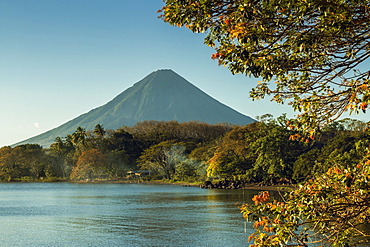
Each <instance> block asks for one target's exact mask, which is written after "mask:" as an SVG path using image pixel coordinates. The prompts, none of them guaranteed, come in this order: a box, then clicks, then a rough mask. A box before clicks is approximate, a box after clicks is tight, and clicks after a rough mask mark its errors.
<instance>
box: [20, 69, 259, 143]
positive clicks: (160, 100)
mask: <svg viewBox="0 0 370 247" xmlns="http://www.w3.org/2000/svg"><path fill="white" fill-rule="evenodd" d="M145 120H157V121H170V120H175V121H178V122H188V121H200V122H206V123H209V124H215V123H219V122H227V123H231V124H237V125H245V124H249V123H251V122H254V121H255V120H254V119H252V118H250V117H248V116H245V115H243V114H241V113H239V112H237V111H235V110H233V109H231V108H230V107H228V106H226V105H224V104H222V103H220V102H219V101H217V100H215V99H213V98H212V97H210V96H209V95H207V94H206V93H204V92H203V91H201V90H200V89H199V88H197V87H196V86H194V85H193V84H191V83H190V82H188V81H187V80H186V79H185V78H183V77H181V76H180V75H178V74H177V73H175V72H174V71H172V70H171V69H160V70H157V71H154V72H152V73H150V74H149V75H147V76H146V77H145V78H143V79H142V80H140V81H139V82H137V83H135V84H134V85H133V86H132V87H130V88H128V89H126V90H125V91H123V92H122V93H121V94H119V95H117V96H116V97H115V98H114V99H113V100H111V101H110V102H108V103H107V104H105V105H103V106H100V107H98V108H96V109H93V110H91V111H89V112H88V113H85V114H83V115H81V116H79V117H77V118H75V119H73V120H71V121H69V122H67V123H65V124H63V125H61V126H59V127H57V128H55V129H53V130H50V131H48V132H46V133H43V134H41V135H38V136H36V137H33V138H30V139H28V140H25V141H22V142H20V143H17V145H18V144H25V143H38V144H40V145H43V146H45V147H47V146H49V145H50V144H51V143H52V142H53V141H54V139H55V138H56V137H57V136H67V135H68V134H71V133H73V132H74V131H75V130H76V129H77V127H79V126H81V127H83V128H85V129H87V130H93V129H94V127H95V126H96V125H97V124H102V125H103V126H104V127H105V128H106V129H117V128H119V127H122V126H124V125H125V126H133V125H135V124H136V123H137V122H141V121H145Z"/></svg>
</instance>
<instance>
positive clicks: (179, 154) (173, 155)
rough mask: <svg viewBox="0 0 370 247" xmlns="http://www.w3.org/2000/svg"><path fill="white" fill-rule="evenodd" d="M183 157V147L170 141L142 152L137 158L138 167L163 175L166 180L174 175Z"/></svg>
mask: <svg viewBox="0 0 370 247" xmlns="http://www.w3.org/2000/svg"><path fill="white" fill-rule="evenodd" d="M184 155H185V147H184V146H182V145H181V144H180V143H174V142H171V141H166V142H161V143H159V144H157V145H153V146H151V147H150V148H148V149H146V150H144V152H143V154H142V155H141V156H140V157H139V160H138V165H139V167H141V168H142V169H148V170H152V171H157V172H160V173H163V174H164V175H165V176H166V178H167V179H171V178H172V177H173V175H174V174H175V170H176V165H178V164H179V163H180V162H181V160H182V159H183V156H184Z"/></svg>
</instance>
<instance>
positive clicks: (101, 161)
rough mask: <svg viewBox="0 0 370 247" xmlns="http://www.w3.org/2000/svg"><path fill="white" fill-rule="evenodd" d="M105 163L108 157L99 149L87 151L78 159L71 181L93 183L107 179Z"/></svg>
mask: <svg viewBox="0 0 370 247" xmlns="http://www.w3.org/2000/svg"><path fill="white" fill-rule="evenodd" d="M105 163H106V157H105V155H104V154H103V153H101V152H100V151H99V150H98V149H91V150H87V151H85V152H83V153H82V154H81V155H80V157H78V160H77V164H76V166H75V167H74V168H73V169H72V173H71V179H72V180H83V179H88V180H89V181H92V180H94V179H96V178H103V177H106V176H107V171H106V169H105Z"/></svg>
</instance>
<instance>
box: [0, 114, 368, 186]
mask: <svg viewBox="0 0 370 247" xmlns="http://www.w3.org/2000/svg"><path fill="white" fill-rule="evenodd" d="M259 120H260V122H255V123H252V124H248V125H246V126H236V125H230V124H213V125H211V124H207V123H199V122H186V123H178V122H176V121H144V122H140V123H137V124H136V125H135V126H133V127H122V128H119V129H117V130H105V129H104V127H103V126H102V125H99V124H98V125H96V127H95V129H94V130H93V131H86V130H85V129H84V128H81V127H79V128H77V129H76V131H75V132H74V133H72V134H71V135H68V136H65V137H56V138H55V141H54V143H53V144H52V145H51V146H50V147H49V148H43V147H41V146H40V145H38V144H25V145H19V146H16V147H13V148H12V147H9V146H5V147H2V148H1V149H0V181H1V182H13V181H14V182H67V181H68V182H77V181H81V182H86V181H87V182H120V183H125V182H128V183H129V182H137V181H138V180H139V179H140V181H141V182H158V181H159V182H160V181H163V182H165V183H167V182H168V183H181V182H182V183H184V184H189V185H191V184H194V185H200V184H202V183H203V182H204V181H213V182H214V183H216V182H217V181H225V180H229V181H242V182H243V183H244V184H254V185H258V186H279V185H287V184H296V183H299V182H303V181H306V180H308V179H310V178H314V177H315V176H316V174H322V173H324V172H325V171H326V170H327V169H328V168H329V167H331V166H332V164H334V163H335V162H340V163H341V164H343V165H345V166H354V165H356V164H357V163H358V162H359V160H360V159H361V158H362V155H361V154H362V151H361V150H364V149H365V148H366V147H367V146H368V143H369V133H368V130H367V128H366V126H367V123H364V122H361V121H358V120H353V119H344V120H341V121H337V122H334V123H333V124H331V125H329V126H327V127H326V128H325V129H324V130H323V131H322V133H321V135H320V137H319V138H318V139H316V140H315V141H312V142H310V143H304V142H301V141H299V140H293V139H294V136H297V133H296V132H295V131H292V130H290V129H289V128H287V127H286V126H285V124H284V123H285V121H286V119H285V116H281V117H279V118H277V119H274V118H273V117H272V116H271V115H264V116H262V117H260V118H259ZM135 170H136V171H144V170H146V171H151V172H150V174H146V175H145V176H137V175H135V174H132V173H131V174H130V173H129V171H135Z"/></svg>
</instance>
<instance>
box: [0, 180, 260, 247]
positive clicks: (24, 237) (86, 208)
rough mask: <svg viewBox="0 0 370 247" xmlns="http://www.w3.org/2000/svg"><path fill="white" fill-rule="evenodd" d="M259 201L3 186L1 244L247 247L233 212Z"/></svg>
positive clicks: (204, 194)
mask: <svg viewBox="0 0 370 247" xmlns="http://www.w3.org/2000/svg"><path fill="white" fill-rule="evenodd" d="M256 193H257V192H256V191H249V190H203V189H199V188H194V187H181V186H172V185H147V184H69V183H54V184H53V183H50V184H48V183H31V184H20V183H18V184H17V183H14V184H0V232H1V235H0V238H1V239H0V241H1V242H0V243H1V245H2V246H248V242H247V241H246V234H245V233H244V220H243V218H242V216H241V214H240V213H239V210H238V207H237V206H236V205H235V204H236V203H239V204H241V203H243V202H246V201H249V202H250V198H251V196H252V195H254V194H256ZM248 231H249V230H248ZM249 234H250V233H249V232H247V235H249Z"/></svg>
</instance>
